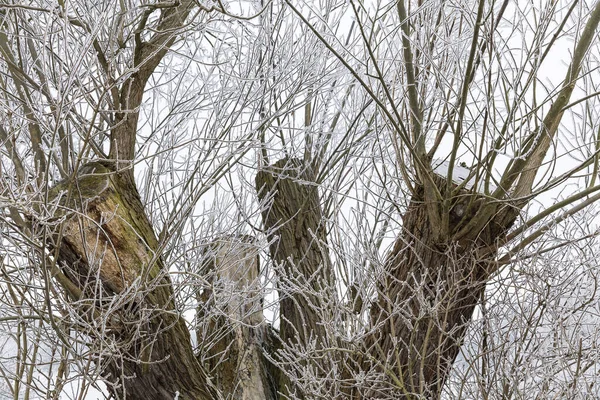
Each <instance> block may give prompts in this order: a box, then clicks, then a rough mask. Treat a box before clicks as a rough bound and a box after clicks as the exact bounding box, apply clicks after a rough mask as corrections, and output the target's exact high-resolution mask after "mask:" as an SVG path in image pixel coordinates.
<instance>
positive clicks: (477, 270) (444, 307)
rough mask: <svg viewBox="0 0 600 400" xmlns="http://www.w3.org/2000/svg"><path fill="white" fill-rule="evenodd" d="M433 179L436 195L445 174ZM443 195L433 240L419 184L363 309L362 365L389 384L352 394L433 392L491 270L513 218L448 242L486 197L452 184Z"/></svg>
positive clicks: (415, 394) (441, 383) (415, 395)
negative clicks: (446, 210)
mask: <svg viewBox="0 0 600 400" xmlns="http://www.w3.org/2000/svg"><path fill="white" fill-rule="evenodd" d="M435 183H436V185H437V186H438V189H439V190H440V192H441V193H444V188H445V187H446V181H445V179H442V178H440V177H437V176H436V177H435ZM454 189H455V190H456V187H454ZM451 201H452V205H451V207H450V215H449V220H450V232H449V235H448V237H446V238H444V239H446V240H445V241H439V240H436V239H435V237H434V236H435V235H434V234H433V233H432V231H433V229H434V227H432V226H431V222H430V220H429V217H428V215H429V214H428V207H427V204H426V200H425V196H424V195H423V191H422V190H420V191H419V193H418V194H417V195H416V196H414V197H413V199H412V200H411V202H410V205H409V207H408V209H407V211H406V212H405V214H404V216H403V219H402V222H403V224H402V232H401V235H400V236H399V237H398V239H397V240H396V242H395V244H394V247H393V250H392V252H391V253H390V254H389V255H388V258H387V261H386V263H385V271H384V275H383V276H384V277H383V279H381V280H380V283H379V287H378V298H377V301H376V302H375V303H374V305H373V306H372V308H371V328H372V333H371V334H370V335H369V336H368V337H367V339H366V341H365V352H366V353H367V354H371V355H372V357H371V358H369V359H368V360H366V361H365V362H364V364H363V368H367V369H370V368H376V369H379V370H381V371H384V372H385V374H386V375H387V377H388V379H387V381H388V382H390V384H386V385H381V386H379V387H378V386H377V385H375V386H374V387H371V388H370V389H368V390H367V389H366V390H364V391H363V392H362V393H361V394H360V395H359V396H358V397H364V398H372V397H377V396H378V395H381V394H383V393H379V391H391V392H392V393H395V394H396V396H401V397H406V398H432V399H437V398H439V396H440V393H441V390H442V388H443V386H444V383H445V381H446V378H447V377H448V373H449V371H450V368H451V367H452V364H453V363H454V361H455V359H456V356H457V355H458V352H459V350H460V347H461V345H462V342H463V339H464V336H465V331H466V329H467V326H468V323H469V321H470V320H471V317H472V315H473V311H474V309H475V306H476V305H477V303H478V301H479V300H480V299H481V296H482V294H483V292H484V290H485V284H486V282H487V280H488V279H489V275H490V273H491V272H492V271H493V270H494V265H495V264H494V259H495V257H496V255H497V249H498V243H499V242H501V241H502V239H503V238H504V233H505V232H506V230H507V229H508V228H509V227H510V225H511V224H512V221H514V215H513V218H510V219H508V221H509V222H508V226H503V225H500V224H498V223H497V222H496V221H495V220H494V219H491V220H489V221H488V223H487V224H486V225H485V227H484V229H483V230H481V231H480V232H471V233H470V234H469V235H468V236H467V237H465V238H463V239H461V240H455V239H454V235H455V234H456V233H457V232H460V231H461V229H462V228H463V227H464V226H465V224H466V223H467V222H468V221H470V220H471V219H472V218H474V217H475V214H476V213H477V212H478V211H480V210H482V209H483V208H484V206H485V205H486V199H485V198H484V197H483V196H480V195H479V194H478V193H476V192H474V191H472V190H467V189H460V190H457V191H456V193H454V194H453V197H452V199H451ZM496 215H497V216H499V215H504V213H498V214H496ZM387 394H388V395H389V393H387Z"/></svg>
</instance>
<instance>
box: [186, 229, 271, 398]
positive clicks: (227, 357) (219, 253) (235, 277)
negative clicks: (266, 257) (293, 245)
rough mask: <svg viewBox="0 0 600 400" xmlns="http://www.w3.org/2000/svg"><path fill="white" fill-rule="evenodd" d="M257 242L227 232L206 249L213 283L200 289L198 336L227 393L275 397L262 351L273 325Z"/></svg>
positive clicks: (221, 389)
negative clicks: (267, 319) (266, 304)
mask: <svg viewBox="0 0 600 400" xmlns="http://www.w3.org/2000/svg"><path fill="white" fill-rule="evenodd" d="M258 251H259V249H258V247H257V246H256V245H255V244H254V243H253V240H252V238H251V237H225V238H221V239H219V240H217V241H216V242H214V243H213V244H212V245H211V246H209V248H208V249H207V256H208V257H209V258H210V260H209V261H208V263H209V264H210V267H209V268H210V269H211V270H212V271H211V274H212V277H213V278H212V282H211V283H212V284H211V286H210V287H208V288H206V289H204V291H203V292H202V293H199V295H198V298H199V309H198V314H199V319H202V318H209V322H208V323H202V324H199V326H200V328H199V329H198V330H197V337H198V340H199V341H202V342H203V343H204V345H203V346H204V347H205V348H206V353H205V354H204V355H203V357H204V359H205V360H206V361H205V364H207V366H208V367H209V368H210V370H211V373H212V375H214V376H215V377H216V378H215V385H216V386H217V388H218V389H219V391H220V392H221V393H222V394H223V396H224V397H226V398H230V399H241V400H254V399H265V400H269V399H276V398H277V385H276V383H275V382H274V379H275V378H274V377H273V376H272V375H271V373H270V367H271V366H270V364H269V362H268V361H267V360H266V358H265V357H264V355H263V353H262V352H263V349H265V348H268V347H269V345H268V338H269V335H270V331H269V327H268V325H267V324H266V323H265V321H264V316H263V291H262V290H261V283H260V279H259V264H258Z"/></svg>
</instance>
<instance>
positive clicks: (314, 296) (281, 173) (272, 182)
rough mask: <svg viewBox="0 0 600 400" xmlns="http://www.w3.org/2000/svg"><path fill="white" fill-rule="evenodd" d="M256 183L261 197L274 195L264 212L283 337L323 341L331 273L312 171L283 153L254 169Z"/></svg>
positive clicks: (293, 340)
mask: <svg viewBox="0 0 600 400" xmlns="http://www.w3.org/2000/svg"><path fill="white" fill-rule="evenodd" d="M256 188H257V191H258V196H259V198H260V200H261V201H265V200H267V199H270V198H271V196H272V203H271V204H270V206H269V207H267V208H265V209H264V210H263V213H262V215H263V224H264V227H265V230H266V231H267V235H268V238H269V241H270V243H271V245H270V252H271V257H272V259H273V262H274V263H275V264H276V266H277V272H278V276H277V278H278V281H279V288H278V289H279V296H280V304H281V306H280V311H281V338H282V340H283V341H284V342H286V343H287V342H295V343H299V344H301V345H304V346H305V345H307V344H308V343H309V342H310V341H311V340H316V341H317V342H322V341H323V340H325V338H326V337H327V331H326V327H325V326H324V324H323V323H322V322H325V321H327V318H323V317H326V316H325V315H323V314H324V313H326V310H327V308H328V307H327V301H328V299H329V298H330V293H333V290H334V278H333V273H332V269H331V261H330V258H329V253H328V249H327V239H326V232H325V223H324V221H323V216H322V211H321V203H320V200H319V192H318V186H317V184H316V183H315V178H314V175H313V173H312V171H311V170H310V167H308V166H305V165H304V163H303V162H302V161H300V160H297V159H283V160H280V161H278V162H277V163H275V164H274V165H273V166H270V167H267V168H266V169H265V170H263V171H260V172H259V173H258V174H257V176H256Z"/></svg>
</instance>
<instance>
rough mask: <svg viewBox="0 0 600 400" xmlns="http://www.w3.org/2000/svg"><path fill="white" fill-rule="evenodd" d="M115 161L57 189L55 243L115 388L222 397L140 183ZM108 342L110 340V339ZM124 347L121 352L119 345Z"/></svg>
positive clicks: (84, 327)
mask: <svg viewBox="0 0 600 400" xmlns="http://www.w3.org/2000/svg"><path fill="white" fill-rule="evenodd" d="M127 182H128V180H126V179H122V177H120V176H119V175H118V174H116V173H115V172H114V171H113V170H112V169H111V167H110V165H109V164H107V163H99V162H95V163H90V164H87V165H85V166H83V167H82V168H81V169H80V172H79V174H78V176H77V177H76V178H75V179H73V180H70V181H66V182H62V183H61V184H59V185H57V186H56V187H54V188H53V189H51V191H50V193H49V198H50V199H52V202H53V203H54V204H57V205H58V207H59V209H60V210H62V211H59V212H57V213H55V216H56V217H57V218H63V219H64V220H63V222H62V223H60V224H57V225H56V227H57V229H56V230H55V232H54V235H53V236H52V239H51V240H52V242H51V247H52V248H54V249H56V250H57V254H58V257H57V264H58V265H59V267H60V268H61V270H62V271H63V272H64V274H65V275H66V276H68V277H69V278H70V279H71V281H72V282H73V283H74V284H76V285H77V287H78V288H79V290H80V295H79V296H78V298H74V299H73V300H74V301H73V304H74V306H75V307H77V310H78V312H79V314H80V316H81V319H82V320H83V321H85V322H86V323H85V324H81V325H80V326H78V327H76V328H78V329H79V330H80V331H83V332H84V333H86V334H87V335H89V336H90V339H91V342H90V348H91V349H92V351H94V352H95V353H96V361H97V362H98V363H99V365H101V366H102V368H103V369H104V373H103V375H104V378H105V379H106V381H107V383H108V385H109V388H110V389H111V390H112V391H113V393H115V394H116V395H117V396H118V397H119V398H123V397H125V396H126V397H127V398H128V399H173V398H174V397H176V396H177V395H179V397H178V398H179V399H190V400H191V399H207V400H208V399H210V400H212V399H218V398H220V395H219V394H218V392H217V390H216V389H215V388H214V386H213V385H212V384H211V381H210V379H209V377H208V375H207V374H206V372H205V371H204V369H203V367H202V366H201V365H200V364H199V363H198V361H197V360H196V357H195V354H194V352H193V349H192V346H191V342H190V336H189V331H188V329H187V326H186V324H185V321H184V320H183V318H181V317H180V316H179V313H178V311H177V309H176V307H175V303H174V299H173V288H172V284H171V281H170V278H169V276H168V271H167V270H166V268H165V267H164V265H163V263H162V260H161V258H160V255H159V254H157V253H156V251H157V250H158V243H157V240H156V237H155V235H154V232H153V229H152V226H151V224H150V222H149V221H148V218H147V217H146V214H145V213H144V210H143V207H142V203H141V200H140V198H139V194H138V192H137V190H136V188H135V186H132V185H130V184H128V183H127ZM106 343H108V344H109V345H108V346H105V344H106ZM111 349H116V350H111Z"/></svg>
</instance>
